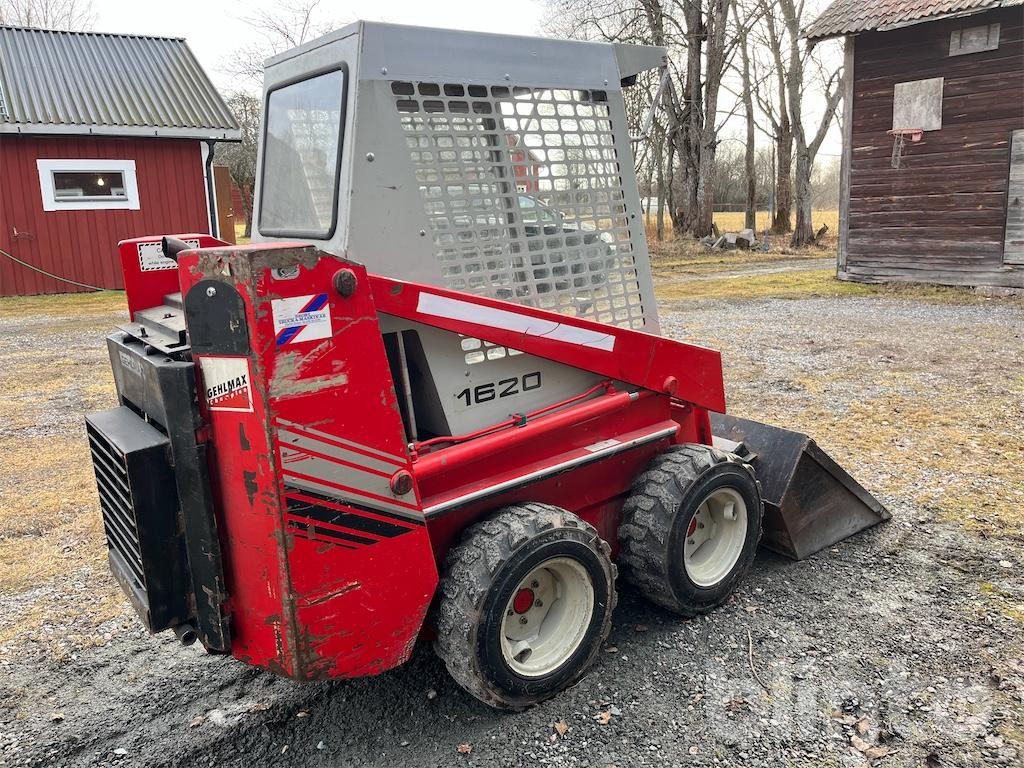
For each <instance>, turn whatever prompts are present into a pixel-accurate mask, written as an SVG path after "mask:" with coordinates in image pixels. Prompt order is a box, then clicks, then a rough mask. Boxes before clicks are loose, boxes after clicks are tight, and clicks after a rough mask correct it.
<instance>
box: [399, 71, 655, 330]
mask: <svg viewBox="0 0 1024 768" xmlns="http://www.w3.org/2000/svg"><path fill="white" fill-rule="evenodd" d="M390 86H391V93H392V95H393V98H394V103H395V107H396V114H397V116H398V119H399V120H400V121H401V126H402V129H403V134H404V136H405V139H406V143H407V146H408V149H409V152H410V158H411V160H412V166H413V169H414V172H415V175H416V183H417V185H418V188H419V192H420V197H421V199H422V202H423V205H424V209H425V212H426V215H427V219H428V221H429V223H430V234H431V236H432V240H433V253H434V256H435V258H436V259H437V260H438V262H439V264H440V266H441V270H442V275H443V279H444V281H445V285H446V286H447V287H448V288H451V289H453V290H459V291H466V292H468V293H474V294H479V295H486V296H490V297H493V298H498V299H506V300H509V301H514V302H517V303H520V304H526V305H529V306H534V307H538V308H541V309H548V310H553V311H556V312H561V313H566V314H571V315H575V316H580V317H587V318H589V319H592V320H597V321H600V322H604V323H611V324H615V325H620V326H624V327H630V328H637V329H643V328H644V327H645V325H647V323H646V322H645V315H644V299H645V298H647V297H643V296H641V290H640V284H639V281H638V278H637V270H636V264H635V260H634V253H633V244H632V242H631V233H630V223H629V222H630V217H629V215H628V212H627V208H626V202H625V194H624V192H623V187H622V179H621V174H620V166H619V163H620V156H621V157H624V158H625V162H631V158H630V154H629V150H628V148H625V150H622V149H621V148H619V147H617V146H616V142H615V136H614V133H613V130H612V121H611V117H610V113H609V107H608V102H607V98H608V97H607V94H606V93H605V92H604V91H598V90H582V91H581V90H560V89H550V88H526V87H519V86H508V85H505V86H484V85H472V84H468V83H434V82H418V83H412V82H406V81H392V82H391V83H390Z"/></svg>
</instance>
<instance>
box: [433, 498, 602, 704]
mask: <svg viewBox="0 0 1024 768" xmlns="http://www.w3.org/2000/svg"><path fill="white" fill-rule="evenodd" d="M614 606H615V566H614V565H612V562H611V558H610V549H609V547H608V544H607V543H606V542H604V541H602V540H601V539H600V538H599V537H598V535H597V532H596V531H595V530H594V529H593V528H592V527H591V526H589V525H587V524H586V523H585V522H583V521H582V520H580V519H579V518H578V517H576V516H575V515H573V514H572V513H570V512H567V511H565V510H563V509H560V508H558V507H554V506H550V505H547V504H522V505H515V506H512V507H506V508H505V509H503V510H501V511H500V512H498V513H497V514H495V515H494V516H493V517H491V518H490V519H488V520H486V521H484V522H482V523H479V524H478V525H475V526H473V527H471V528H469V529H467V531H466V533H465V535H464V536H463V539H462V542H461V543H460V544H459V545H458V546H456V547H454V548H453V549H452V551H451V552H450V554H449V556H448V559H447V562H446V569H445V573H444V575H443V576H442V579H441V597H440V600H439V603H438V606H437V613H436V616H435V625H436V629H437V641H436V644H435V648H436V650H437V653H438V655H439V656H440V657H441V658H442V659H443V660H444V661H445V664H446V665H447V667H448V671H449V672H450V673H451V675H452V677H453V678H455V681H456V682H457V683H459V685H461V686H462V687H463V688H464V689H466V690H467V691H468V692H469V693H471V694H473V695H474V696H476V697H477V698H478V699H480V700H481V701H483V702H485V703H487V704H490V705H491V706H493V707H496V708H499V709H522V708H523V707H526V706H529V705H530V704H535V703H537V702H539V701H543V700H544V699H546V698H548V697H550V696H552V695H554V694H556V693H558V692H559V691H562V690H564V689H565V688H568V687H570V686H572V685H574V684H575V683H576V682H578V681H579V680H580V678H582V677H583V675H584V674H585V673H586V671H587V669H588V668H589V667H590V665H591V664H592V663H593V661H594V659H595V658H596V656H597V654H598V652H599V650H600V648H601V644H602V643H603V642H604V640H605V639H606V638H607V637H608V632H609V631H610V629H611V617H612V609H613V608H614Z"/></svg>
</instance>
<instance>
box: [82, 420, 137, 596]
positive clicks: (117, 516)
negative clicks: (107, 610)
mask: <svg viewBox="0 0 1024 768" xmlns="http://www.w3.org/2000/svg"><path fill="white" fill-rule="evenodd" d="M86 431H87V433H88V436H89V450H90V452H91V453H92V464H93V469H94V470H95V473H96V486H97V489H98V490H99V496H100V509H101V511H102V512H103V530H104V532H105V533H106V535H107V543H108V545H109V546H110V549H111V550H113V551H115V552H117V554H119V555H120V556H121V559H122V560H123V561H124V565H125V566H126V567H127V569H128V571H129V572H130V575H131V576H132V577H134V579H135V586H136V587H137V588H138V589H140V590H144V589H145V588H146V580H145V576H144V574H143V564H142V551H141V549H140V548H139V529H138V525H137V523H136V521H135V511H134V509H133V506H132V491H131V485H130V483H129V480H128V464H127V462H126V461H125V456H124V454H123V453H121V451H119V450H118V449H117V447H116V446H115V445H114V444H113V443H112V442H111V441H110V440H108V439H107V438H106V437H105V436H104V435H103V434H101V433H100V432H99V430H97V429H96V428H95V427H94V426H93V425H91V424H88V425H87V427H86Z"/></svg>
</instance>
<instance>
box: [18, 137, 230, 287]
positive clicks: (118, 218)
mask: <svg viewBox="0 0 1024 768" xmlns="http://www.w3.org/2000/svg"><path fill="white" fill-rule="evenodd" d="M200 147H201V144H200V142H198V141H195V140H190V139H155V138H154V139H146V138H140V139H136V138H123V139H122V138H93V137H86V136H67V137H65V136H12V135H0V180H2V182H0V250H4V251H7V252H8V253H10V254H11V255H13V256H15V257H16V258H18V259H21V260H22V261H25V262H28V263H29V264H32V265H33V266H37V267H39V268H41V269H45V270H46V271H48V272H52V273H54V274H56V275H60V276H62V277H67V278H70V279H72V280H77V281H79V282H83V283H89V284H91V285H96V286H99V287H102V288H123V287H124V283H123V282H122V280H121V270H120V267H119V266H118V258H117V243H118V241H119V240H123V239H125V238H129V237H139V236H142V235H153V234H167V233H174V232H209V231H210V227H209V217H208V215H207V206H206V191H205V187H204V183H203V165H202V153H201V149H200ZM39 158H53V159H77V158H81V159H110V160H134V161H135V172H136V177H137V181H138V187H139V205H140V208H139V210H137V211H129V210H111V211H106V210H85V211H44V210H43V201H42V196H41V192H40V189H39V172H38V170H37V169H36V160H37V159H39ZM15 231H16V232H17V234H15ZM82 290H86V289H84V288H79V287H77V286H74V285H71V284H70V283H65V282H62V281H59V280H54V279H53V278H49V277H45V276H44V275H41V274H39V273H38V272H34V271H32V270H30V269H27V268H26V267H23V266H21V265H19V264H16V263H14V262H12V261H11V260H10V259H8V258H6V257H5V256H4V255H3V254H0V296H18V295H27V294H36V293H66V292H71V291H82Z"/></svg>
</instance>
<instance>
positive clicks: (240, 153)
mask: <svg viewBox="0 0 1024 768" xmlns="http://www.w3.org/2000/svg"><path fill="white" fill-rule="evenodd" d="M227 104H228V107H229V108H230V109H231V111H232V113H234V115H235V120H237V121H238V126H239V128H241V130H242V140H241V141H240V142H238V143H234V142H231V143H223V144H220V145H219V146H218V150H217V162H218V163H219V164H221V165H226V166H227V167H228V171H229V172H230V173H231V180H232V181H234V182H235V186H236V187H238V191H239V192H240V193H241V197H242V211H243V214H244V215H245V236H246V237H250V236H252V215H253V210H252V204H253V193H254V192H255V189H256V151H257V148H258V146H259V138H260V113H261V112H262V103H261V101H260V99H259V98H257V97H256V96H252V95H250V94H247V93H236V94H234V95H233V96H230V97H229V98H228V100H227Z"/></svg>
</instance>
